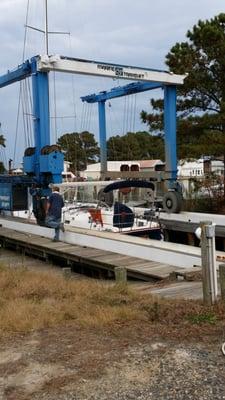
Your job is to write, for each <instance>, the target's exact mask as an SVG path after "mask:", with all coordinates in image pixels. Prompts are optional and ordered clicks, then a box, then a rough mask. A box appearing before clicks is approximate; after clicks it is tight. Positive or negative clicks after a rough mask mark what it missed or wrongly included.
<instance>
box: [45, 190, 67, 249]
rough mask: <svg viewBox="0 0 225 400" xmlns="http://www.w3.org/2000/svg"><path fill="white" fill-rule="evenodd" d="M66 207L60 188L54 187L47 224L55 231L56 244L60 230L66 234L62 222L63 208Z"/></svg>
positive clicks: (48, 207) (48, 208)
mask: <svg viewBox="0 0 225 400" xmlns="http://www.w3.org/2000/svg"><path fill="white" fill-rule="evenodd" d="M63 207H64V201H63V198H62V196H61V194H60V193H59V187H58V186H54V187H53V189H52V193H51V195H50V196H49V198H48V201H47V207H46V219H45V223H46V225H47V226H48V227H49V228H53V229H55V236H54V238H53V241H54V242H58V241H59V232H60V230H61V231H62V232H64V225H63V223H62V222H61V218H62V208H63Z"/></svg>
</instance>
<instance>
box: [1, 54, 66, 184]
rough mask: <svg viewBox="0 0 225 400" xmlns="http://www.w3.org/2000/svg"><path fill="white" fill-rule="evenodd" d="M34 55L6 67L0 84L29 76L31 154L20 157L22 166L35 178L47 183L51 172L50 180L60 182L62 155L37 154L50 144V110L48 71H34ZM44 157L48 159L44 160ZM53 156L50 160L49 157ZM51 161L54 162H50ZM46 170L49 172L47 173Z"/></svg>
mask: <svg viewBox="0 0 225 400" xmlns="http://www.w3.org/2000/svg"><path fill="white" fill-rule="evenodd" d="M37 59H38V58H37V57H33V58H31V60H27V61H25V62H24V63H23V64H21V65H19V66H18V68H17V69H15V70H13V71H8V72H7V73H6V74H4V75H2V76H0V88H2V87H4V86H8V85H10V84H12V83H15V82H18V81H21V80H23V79H25V78H28V77H29V76H31V77H32V87H33V115H34V140H35V155H34V156H26V157H24V166H25V168H26V167H27V171H25V172H27V173H29V174H31V173H33V174H34V175H35V178H36V180H37V182H39V183H40V184H45V185H47V184H48V183H50V182H48V180H49V178H50V174H51V175H52V181H53V183H61V181H62V178H61V172H62V171H63V155H62V153H57V152H55V154H54V156H53V155H45V156H42V155H41V149H42V148H43V147H44V146H46V145H50V115H49V114H50V113H49V81H48V72H39V71H37ZM46 158H48V160H46ZM53 158H54V160H53ZM53 161H54V165H53ZM46 165H47V166H48V165H49V166H51V168H50V170H49V171H46V170H45V172H44V173H42V171H43V170H44V166H46ZM48 172H49V176H47V175H48Z"/></svg>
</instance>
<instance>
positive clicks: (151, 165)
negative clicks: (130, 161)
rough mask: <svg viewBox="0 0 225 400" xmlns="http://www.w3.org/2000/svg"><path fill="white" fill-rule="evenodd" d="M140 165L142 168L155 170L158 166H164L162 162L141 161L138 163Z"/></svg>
mask: <svg viewBox="0 0 225 400" xmlns="http://www.w3.org/2000/svg"><path fill="white" fill-rule="evenodd" d="M137 162H138V163H139V164H140V168H141V169H142V168H154V167H155V166H156V165H159V164H160V165H162V164H164V163H163V162H162V161H161V160H140V161H137Z"/></svg>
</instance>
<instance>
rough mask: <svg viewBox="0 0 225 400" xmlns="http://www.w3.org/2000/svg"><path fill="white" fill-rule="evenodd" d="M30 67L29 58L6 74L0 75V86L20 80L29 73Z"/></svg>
mask: <svg viewBox="0 0 225 400" xmlns="http://www.w3.org/2000/svg"><path fill="white" fill-rule="evenodd" d="M31 72H32V68H31V63H30V61H29V60H27V61H25V62H24V63H23V64H21V65H19V66H18V67H17V68H16V69H14V70H12V71H8V72H7V73H6V74H4V75H1V76H0V88H3V87H4V86H8V85H11V84H12V83H15V82H18V81H22V80H23V79H25V78H27V77H28V76H30V75H31Z"/></svg>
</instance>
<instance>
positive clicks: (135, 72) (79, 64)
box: [37, 55, 187, 85]
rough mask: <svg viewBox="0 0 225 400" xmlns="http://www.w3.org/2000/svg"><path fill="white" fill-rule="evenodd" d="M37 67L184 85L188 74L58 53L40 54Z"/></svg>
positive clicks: (48, 70) (42, 70) (46, 70)
mask: <svg viewBox="0 0 225 400" xmlns="http://www.w3.org/2000/svg"><path fill="white" fill-rule="evenodd" d="M37 69H38V70H39V71H40V72H50V71H56V72H67V73H73V74H82V75H92V76H104V77H108V78H117V79H128V80H135V81H146V82H159V83H163V84H168V85H182V84H183V83H184V79H185V78H186V76H187V75H186V74H185V75H177V74H173V73H172V72H169V71H160V70H155V69H150V68H141V67H135V66H128V65H120V64H112V63H105V62H98V61H91V60H83V59H79V58H67V57H62V56H56V55H54V56H47V55H44V56H39V57H38V60H37Z"/></svg>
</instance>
